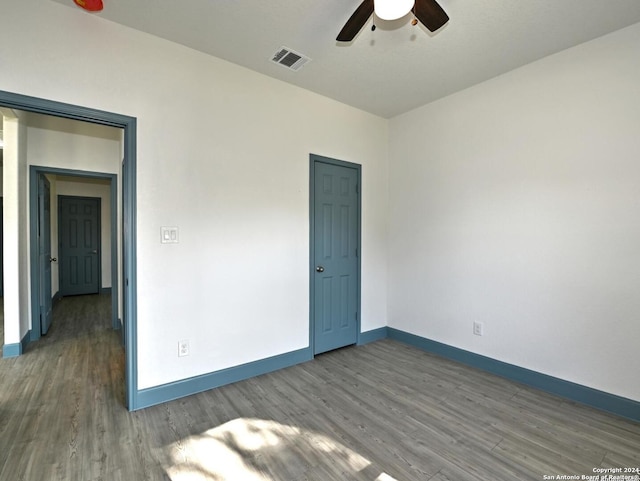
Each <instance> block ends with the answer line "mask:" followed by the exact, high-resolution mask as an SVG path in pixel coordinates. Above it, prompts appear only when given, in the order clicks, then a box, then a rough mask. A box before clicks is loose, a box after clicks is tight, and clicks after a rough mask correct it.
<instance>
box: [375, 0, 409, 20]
mask: <svg viewBox="0 0 640 481" xmlns="http://www.w3.org/2000/svg"><path fill="white" fill-rule="evenodd" d="M414 4H415V0H375V1H374V2H373V7H374V11H375V13H376V16H377V17H378V18H381V19H382V20H396V19H398V18H402V17H404V16H405V15H406V14H407V13H409V12H410V11H411V10H412V9H413V6H414Z"/></svg>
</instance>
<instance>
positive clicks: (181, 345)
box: [178, 340, 189, 357]
mask: <svg viewBox="0 0 640 481" xmlns="http://www.w3.org/2000/svg"><path fill="white" fill-rule="evenodd" d="M188 355H189V341H188V340H184V341H178V357H183V356H188Z"/></svg>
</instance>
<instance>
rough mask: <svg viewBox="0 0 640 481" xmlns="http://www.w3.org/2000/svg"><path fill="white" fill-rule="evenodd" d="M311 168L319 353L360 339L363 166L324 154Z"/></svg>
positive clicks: (315, 327)
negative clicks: (359, 184)
mask: <svg viewBox="0 0 640 481" xmlns="http://www.w3.org/2000/svg"><path fill="white" fill-rule="evenodd" d="M312 167H313V184H312V189H313V192H312V215H313V221H312V230H313V234H312V236H313V238H312V242H313V244H312V246H313V247H312V253H311V255H312V258H313V263H312V266H311V269H312V272H311V276H312V278H311V284H312V296H313V299H312V323H313V344H314V346H313V349H314V353H315V354H319V353H322V352H326V351H330V350H332V349H337V348H339V347H344V346H348V345H350V344H355V343H356V342H357V340H358V330H359V319H358V317H359V314H358V310H359V296H360V265H359V260H358V248H359V242H360V239H359V238H360V212H359V209H360V202H359V199H358V197H359V193H358V182H359V170H358V166H352V164H347V163H340V162H338V161H333V160H331V159H324V158H322V157H312Z"/></svg>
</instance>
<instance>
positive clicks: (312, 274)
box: [309, 154, 362, 353]
mask: <svg viewBox="0 0 640 481" xmlns="http://www.w3.org/2000/svg"><path fill="white" fill-rule="evenodd" d="M317 162H322V163H325V164H331V165H337V166H340V167H348V168H352V169H355V170H356V172H357V176H358V189H359V190H358V194H359V195H358V206H357V208H358V215H357V217H358V220H357V222H358V267H357V270H358V283H357V294H356V296H357V310H358V318H357V320H356V344H360V343H361V320H362V316H361V312H362V309H361V292H362V289H361V285H362V274H361V273H362V166H361V165H360V164H356V163H353V162H347V161H344V160H338V159H332V158H330V157H323V156H320V155H316V154H310V155H309V346H310V348H311V352H312V353H313V352H314V345H315V333H314V328H315V287H316V279H317V276H316V265H315V249H316V246H315V164H316V163H317Z"/></svg>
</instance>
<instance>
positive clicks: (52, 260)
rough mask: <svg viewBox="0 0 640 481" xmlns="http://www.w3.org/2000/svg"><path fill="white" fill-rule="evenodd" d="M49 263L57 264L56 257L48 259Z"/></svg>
mask: <svg viewBox="0 0 640 481" xmlns="http://www.w3.org/2000/svg"><path fill="white" fill-rule="evenodd" d="M49 262H58V259H57V258H56V257H49Z"/></svg>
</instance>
